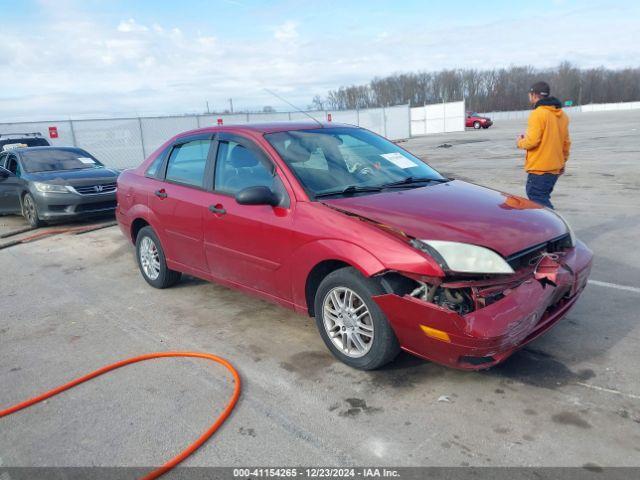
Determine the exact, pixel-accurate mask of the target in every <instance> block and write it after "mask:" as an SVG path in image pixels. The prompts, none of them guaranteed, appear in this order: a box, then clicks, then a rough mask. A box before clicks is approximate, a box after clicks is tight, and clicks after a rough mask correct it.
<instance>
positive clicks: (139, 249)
mask: <svg viewBox="0 0 640 480" xmlns="http://www.w3.org/2000/svg"><path fill="white" fill-rule="evenodd" d="M136 260H137V261H138V268H140V273H142V277H143V278H144V279H145V280H146V281H147V283H148V284H149V285H151V286H152V287H154V288H168V287H171V286H173V285H175V284H176V283H178V281H179V280H180V277H181V276H182V274H181V273H180V272H176V271H175V270H171V269H170V268H169V267H167V260H166V257H165V256H164V250H162V245H161V244H160V240H159V239H158V236H157V235H156V232H154V231H153V228H151V227H149V226H147V227H143V228H141V229H140V231H139V232H138V236H137V237H136Z"/></svg>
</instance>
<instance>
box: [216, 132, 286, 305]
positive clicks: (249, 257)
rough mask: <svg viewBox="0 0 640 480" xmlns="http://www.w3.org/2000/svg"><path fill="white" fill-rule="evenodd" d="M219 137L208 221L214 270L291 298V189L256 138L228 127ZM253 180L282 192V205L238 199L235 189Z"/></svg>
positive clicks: (253, 182)
mask: <svg viewBox="0 0 640 480" xmlns="http://www.w3.org/2000/svg"><path fill="white" fill-rule="evenodd" d="M217 139H218V146H217V155H216V161H215V169H214V170H215V172H214V192H213V194H212V195H211V204H210V208H209V211H208V215H207V217H206V219H205V221H204V248H205V255H206V258H207V263H208V265H209V270H210V272H211V274H212V275H213V276H214V277H217V278H220V279H223V280H227V281H230V282H233V283H236V284H240V285H243V286H246V287H249V288H251V289H254V290H258V291H260V292H265V293H268V294H270V295H273V296H275V297H279V298H290V292H291V286H290V281H289V280H288V278H289V277H288V275H287V273H286V272H285V271H284V269H285V268H286V267H285V265H286V264H287V263H286V258H287V256H288V255H289V254H290V248H291V238H292V223H293V206H292V200H293V199H292V196H291V192H290V191H288V189H287V187H286V186H285V183H283V179H282V176H281V175H280V174H279V172H278V171H277V168H276V167H275V165H274V163H273V162H272V161H271V160H270V158H269V157H268V155H267V154H266V152H264V150H262V149H261V148H260V147H259V146H258V145H256V144H255V143H254V142H253V141H252V140H250V139H248V138H245V137H243V136H240V135H232V134H227V133H222V134H219V135H218V136H217ZM253 186H267V187H269V188H271V189H272V190H273V191H275V192H277V194H278V195H279V196H280V199H281V200H280V203H279V205H278V206H275V207H274V206H271V205H240V204H238V203H237V202H236V200H235V195H236V194H237V193H238V192H240V191H241V190H243V189H245V188H247V187H253Z"/></svg>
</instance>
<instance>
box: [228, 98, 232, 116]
mask: <svg viewBox="0 0 640 480" xmlns="http://www.w3.org/2000/svg"><path fill="white" fill-rule="evenodd" d="M229 110H230V111H231V113H233V98H230V99H229Z"/></svg>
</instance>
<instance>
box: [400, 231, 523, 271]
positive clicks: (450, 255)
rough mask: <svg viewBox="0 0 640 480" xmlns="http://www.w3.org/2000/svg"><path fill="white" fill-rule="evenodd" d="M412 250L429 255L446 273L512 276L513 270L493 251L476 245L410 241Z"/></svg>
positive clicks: (440, 241) (441, 241)
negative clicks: (415, 249)
mask: <svg viewBox="0 0 640 480" xmlns="http://www.w3.org/2000/svg"><path fill="white" fill-rule="evenodd" d="M411 245H412V246H413V247H414V248H417V249H418V250H420V251H422V252H424V253H426V254H427V255H430V256H431V257H432V258H433V259H434V260H435V261H436V262H438V264H439V265H440V267H441V268H442V269H443V270H445V271H447V272H455V273H473V274H512V273H514V271H513V268H511V266H510V265H509V264H508V263H507V262H506V260H505V259H504V258H502V257H501V256H500V255H498V254H497V253H496V252H494V251H493V250H489V249H488V248H485V247H480V246H478V245H472V244H469V243H460V242H447V241H443V240H418V239H413V240H411Z"/></svg>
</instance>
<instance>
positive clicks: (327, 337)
mask: <svg viewBox="0 0 640 480" xmlns="http://www.w3.org/2000/svg"><path fill="white" fill-rule="evenodd" d="M384 293H385V292H384V290H383V289H382V287H381V285H380V284H379V283H378V282H376V281H375V280H372V279H370V278H366V277H363V276H362V275H361V274H360V272H358V271H357V270H356V269H355V268H351V267H345V268H341V269H339V270H335V271H333V272H331V273H330V274H329V275H327V276H326V277H325V278H324V280H322V282H321V283H320V286H319V287H318V290H317V292H316V296H315V302H314V311H315V317H316V324H317V327H318V330H319V331H320V336H321V337H322V340H324V343H325V344H326V345H327V348H328V349H329V350H330V351H331V353H332V354H333V355H334V356H335V357H336V358H337V359H338V360H340V361H342V362H343V363H346V364H347V365H349V366H350V367H353V368H357V369H360V370H374V369H376V368H380V367H381V366H383V365H385V364H387V363H389V362H390V361H392V360H393V359H394V358H395V357H396V356H397V355H398V353H399V352H400V344H399V343H398V339H397V338H396V336H395V333H394V332H393V329H392V328H391V326H390V325H389V322H388V321H387V318H386V316H385V315H384V313H383V312H382V310H381V309H380V307H378V305H377V304H376V302H375V301H374V300H373V299H372V298H371V297H373V296H375V295H382V294H384ZM365 312H366V313H365Z"/></svg>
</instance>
